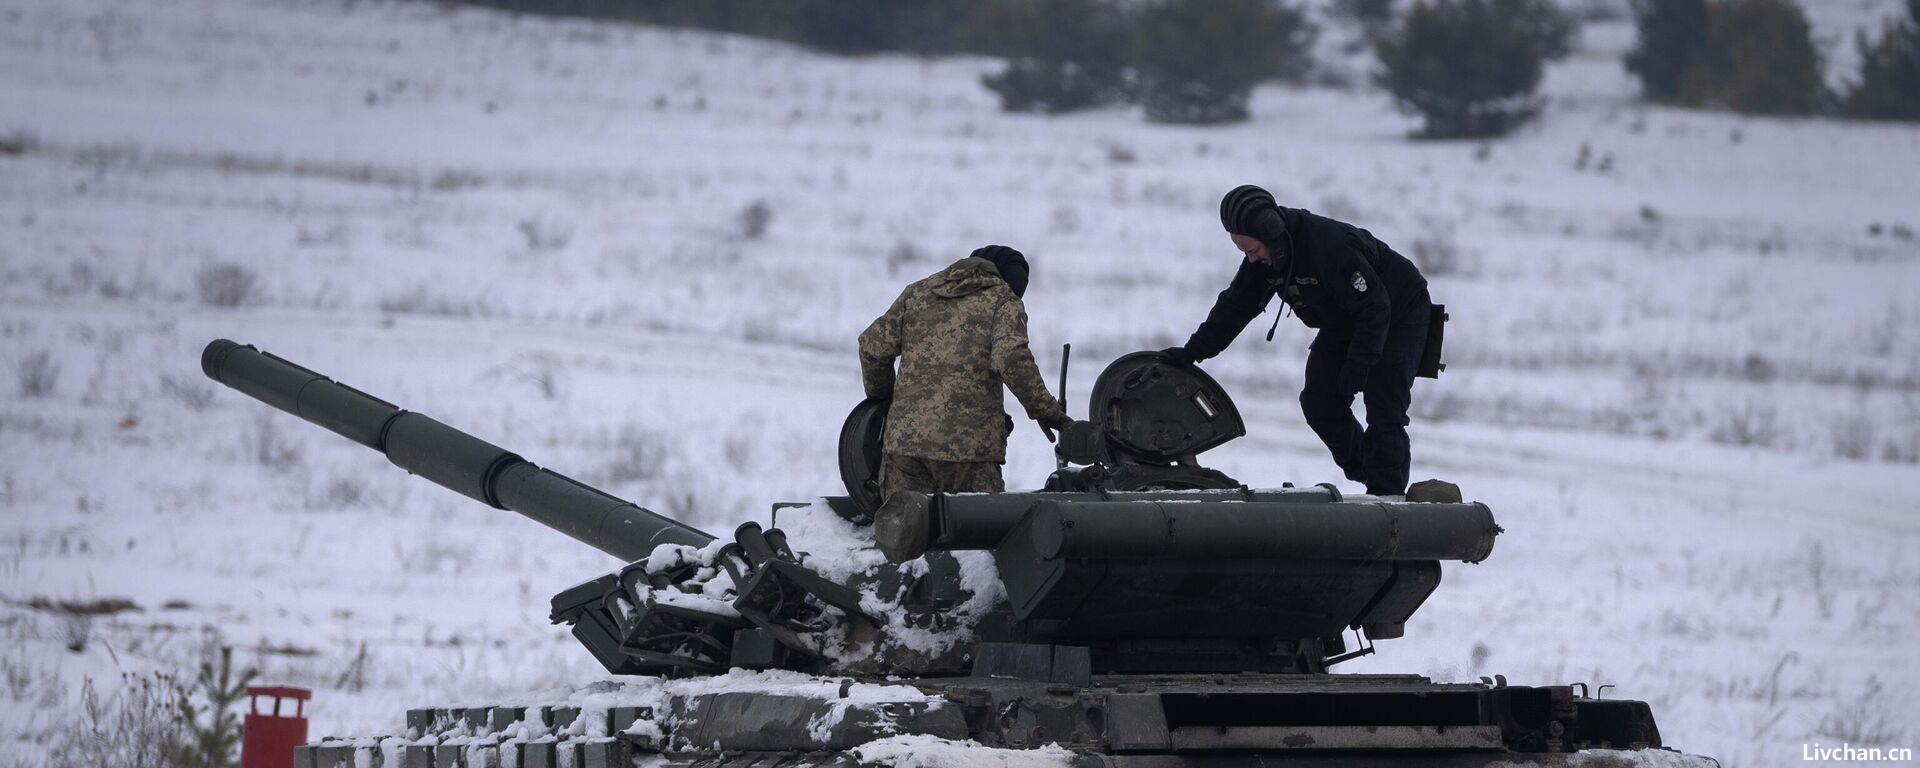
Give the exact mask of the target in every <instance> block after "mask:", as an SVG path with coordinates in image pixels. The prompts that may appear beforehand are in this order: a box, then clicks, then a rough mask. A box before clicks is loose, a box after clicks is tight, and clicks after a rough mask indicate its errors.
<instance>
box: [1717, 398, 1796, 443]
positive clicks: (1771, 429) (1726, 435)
mask: <svg viewBox="0 0 1920 768" xmlns="http://www.w3.org/2000/svg"><path fill="white" fill-rule="evenodd" d="M1707 436H1708V437H1709V438H1710V439H1712V440H1713V441H1714V442H1716V443H1726V444H1728V445H1740V446H1758V447H1772V446H1773V445H1774V444H1776V443H1778V442H1779V441H1780V418H1779V412H1778V410H1777V409H1775V408H1774V407H1773V406H1771V405H1756V404H1754V403H1752V402H1746V403H1742V404H1740V405H1739V406H1738V407H1734V408H1731V409H1729V410H1727V411H1726V412H1725V413H1722V414H1721V415H1720V419H1719V422H1718V423H1716V424H1715V425H1714V426H1713V428H1712V429H1711V430H1710V431H1709V432H1708V433H1707Z"/></svg>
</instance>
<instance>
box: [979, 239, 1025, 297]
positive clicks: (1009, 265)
mask: <svg viewBox="0 0 1920 768" xmlns="http://www.w3.org/2000/svg"><path fill="white" fill-rule="evenodd" d="M973 257H974V258H976V259H986V260H987V261H989V262H991V263H992V264H993V268H994V269H997V270H1000V278H1001V279H1002V280H1005V281H1007V287H1008V288H1012V289H1013V295H1015V296H1022V297H1024V296H1026V295H1027V257H1026V256H1025V255H1024V254H1022V253H1020V252H1019V251H1016V250H1014V249H1012V248H1008V247H1006V246H1004V245H986V246H981V247H979V248H976V249H974V251H973Z"/></svg>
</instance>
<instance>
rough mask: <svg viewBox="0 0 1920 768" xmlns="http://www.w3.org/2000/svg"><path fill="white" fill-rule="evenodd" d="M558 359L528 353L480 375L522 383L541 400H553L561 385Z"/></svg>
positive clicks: (490, 379) (546, 355) (490, 378)
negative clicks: (515, 361) (524, 356)
mask: <svg viewBox="0 0 1920 768" xmlns="http://www.w3.org/2000/svg"><path fill="white" fill-rule="evenodd" d="M559 366H560V361H559V359H558V358H555V357H554V356H552V355H549V354H544V353H539V354H533V355H529V356H528V357H527V359H526V360H524V361H521V362H518V363H513V364H510V365H502V366H499V367H496V368H492V369H490V370H488V371H487V372H486V374H485V375H484V376H483V377H482V378H483V379H485V380H489V381H492V380H501V379H504V380H506V381H510V382H517V383H520V384H524V385H526V386H527V387H529V388H531V389H532V390H533V391H534V392H535V393H537V394H539V395H540V399H542V400H549V401H551V400H553V399H555V398H557V397H559V396H560V392H561V389H562V385H563V384H564V381H563V378H562V376H561V373H560V370H559Z"/></svg>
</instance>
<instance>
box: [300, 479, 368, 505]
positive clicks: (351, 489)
mask: <svg viewBox="0 0 1920 768" xmlns="http://www.w3.org/2000/svg"><path fill="white" fill-rule="evenodd" d="M371 499H372V495H371V494H369V493H368V492H367V486H366V483H364V482H362V481H361V480H360V478H357V477H353V476H351V475H340V476H335V477H334V478H332V479H330V480H328V481H327V482H326V483H324V484H322V485H321V486H320V487H319V488H317V489H315V490H314V491H313V492H312V493H310V494H309V495H308V496H307V504H306V506H307V509H310V510H337V509H354V508H357V507H364V506H367V505H368V504H369V503H370V502H371Z"/></svg>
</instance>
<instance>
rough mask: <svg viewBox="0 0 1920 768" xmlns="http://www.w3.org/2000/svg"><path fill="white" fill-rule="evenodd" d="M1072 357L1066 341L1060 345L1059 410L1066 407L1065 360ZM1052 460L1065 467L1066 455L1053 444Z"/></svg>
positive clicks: (1070, 345)
mask: <svg viewBox="0 0 1920 768" xmlns="http://www.w3.org/2000/svg"><path fill="white" fill-rule="evenodd" d="M1072 359H1073V343H1072V342H1068V343H1065V344H1062V345H1060V410H1062V411H1064V410H1066V409H1067V361H1069V360H1072ZM1068 415H1069V416H1071V415H1072V414H1068ZM1060 439H1061V440H1065V439H1067V434H1066V432H1064V431H1063V432H1061V433H1060ZM1053 460H1054V462H1055V464H1056V465H1057V466H1056V467H1055V468H1056V469H1066V468H1067V455H1066V454H1064V453H1061V452H1060V447H1059V446H1057V445H1056V446H1054V449H1053Z"/></svg>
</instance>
